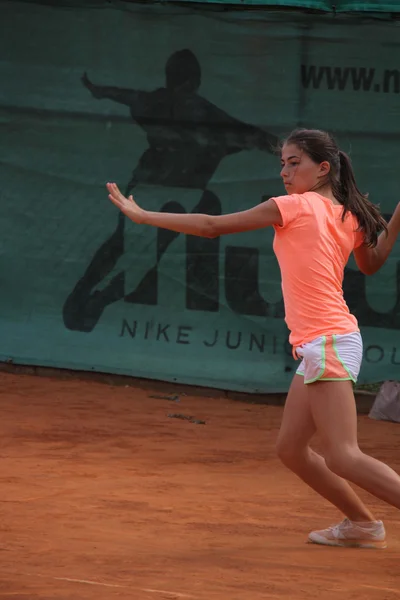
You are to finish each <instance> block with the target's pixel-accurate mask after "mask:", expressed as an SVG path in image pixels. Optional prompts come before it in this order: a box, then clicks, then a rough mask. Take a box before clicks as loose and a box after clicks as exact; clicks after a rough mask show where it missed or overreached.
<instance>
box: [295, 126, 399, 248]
mask: <svg viewBox="0 0 400 600" xmlns="http://www.w3.org/2000/svg"><path fill="white" fill-rule="evenodd" d="M284 143H285V144H294V145H295V146H297V147H298V148H300V149H302V150H304V152H305V153H306V154H307V155H308V156H309V157H310V158H311V160H312V161H314V162H315V163H316V164H320V163H321V162H324V161H327V162H329V164H330V166H331V168H330V171H329V175H328V177H329V182H330V184H331V186H332V192H333V195H334V196H335V198H336V199H337V200H338V201H339V202H340V204H342V205H343V213H342V220H344V219H345V216H346V214H347V213H348V212H351V213H352V214H353V215H355V216H356V217H357V219H358V223H359V227H358V231H362V232H363V234H364V241H365V243H366V244H367V245H368V246H371V247H375V246H376V244H377V242H378V234H379V232H381V231H383V230H384V231H386V232H387V225H386V221H385V220H384V218H383V217H382V215H381V213H380V210H379V208H378V207H377V206H375V204H372V202H371V201H370V200H369V199H368V194H362V193H361V192H360V190H359V189H358V187H357V183H356V179H355V176H354V171H353V167H352V164H351V160H350V157H349V156H348V155H347V154H346V153H345V152H343V151H342V150H339V147H338V145H337V143H336V141H335V139H334V138H333V137H332V136H331V135H330V134H329V133H327V132H326V131H320V130H318V129H295V130H294V131H292V133H291V134H290V135H289V137H288V138H287V139H286V140H285V142H284Z"/></svg>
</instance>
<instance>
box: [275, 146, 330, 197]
mask: <svg viewBox="0 0 400 600" xmlns="http://www.w3.org/2000/svg"><path fill="white" fill-rule="evenodd" d="M281 165H282V170H281V177H282V179H283V185H284V186H285V189H286V191H287V193H288V194H304V193H305V192H309V191H311V190H313V189H317V188H318V187H320V186H321V183H325V182H327V175H328V173H329V171H330V164H329V162H327V161H324V162H322V163H320V164H317V163H315V162H314V161H313V160H311V158H310V157H309V156H308V154H307V153H306V152H305V151H304V150H302V149H301V148H298V147H297V146H296V145H294V144H285V145H284V146H283V148H282V153H281Z"/></svg>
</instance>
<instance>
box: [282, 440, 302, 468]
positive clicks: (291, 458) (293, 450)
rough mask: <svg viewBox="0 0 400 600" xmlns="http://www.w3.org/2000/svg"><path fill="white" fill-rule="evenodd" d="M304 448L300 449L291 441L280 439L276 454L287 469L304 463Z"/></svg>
mask: <svg viewBox="0 0 400 600" xmlns="http://www.w3.org/2000/svg"><path fill="white" fill-rule="evenodd" d="M304 450H305V449H304V448H298V447H297V446H295V445H294V444H293V443H291V442H290V441H289V440H285V439H281V438H278V441H277V443H276V453H277V455H278V458H279V459H280V460H281V462H282V463H283V464H284V465H285V466H287V467H289V468H290V467H293V466H295V465H297V464H299V463H300V462H301V461H302V458H303V454H304Z"/></svg>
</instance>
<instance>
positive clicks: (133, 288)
mask: <svg viewBox="0 0 400 600" xmlns="http://www.w3.org/2000/svg"><path fill="white" fill-rule="evenodd" d="M0 5H1V8H2V9H3V10H2V17H3V19H2V35H1V36H0V49H1V56H2V57H3V58H2V61H1V62H0V74H1V80H2V81H3V82H7V85H3V86H2V87H1V89H0V153H1V154H0V156H1V161H0V169H1V180H2V192H1V206H2V218H1V238H0V239H1V241H0V273H1V283H2V295H1V300H0V307H1V310H0V333H1V340H2V344H1V351H0V360H10V361H14V362H16V363H23V364H36V365H50V366H58V367H65V368H72V369H85V370H95V371H105V372H112V373H126V374H131V375H134V376H139V377H148V378H154V379H163V380H169V381H179V382H184V383H191V384H199V385H206V386H215V387H219V388H227V389H235V390H247V391H250V392H255V391H272V390H282V389H287V387H288V385H289V383H290V380H291V378H292V376H293V373H294V369H295V366H296V363H295V362H294V361H293V359H292V357H291V351H290V347H289V345H288V342H287V333H288V332H287V329H286V326H285V323H284V320H283V304H282V295H281V288H280V276H279V269H278V266H277V262H276V259H275V257H274V255H273V252H272V238H273V232H272V230H269V229H268V230H264V231H258V232H255V233H243V234H240V235H231V236H225V237H221V238H220V239H213V240H209V239H205V240H204V239H200V238H194V237H190V236H188V237H185V236H182V235H177V234H174V233H170V232H167V231H164V230H156V229H151V228H146V227H144V226H135V225H133V224H132V223H131V222H130V221H127V220H126V219H125V218H123V217H121V215H120V214H119V213H118V211H117V210H116V208H115V207H114V206H113V205H112V204H111V203H110V202H109V201H108V199H107V194H106V190H105V187H104V185H105V183H106V181H109V180H111V181H116V182H118V183H119V184H120V186H121V187H122V189H123V190H124V191H126V192H130V193H133V194H134V195H135V196H136V198H137V200H138V202H139V203H140V204H141V205H142V206H143V207H144V208H148V209H150V210H169V211H179V212H185V211H186V212H190V211H204V212H208V213H210V214H219V213H221V212H228V211H234V210H241V209H245V208H248V207H251V206H253V205H255V204H257V203H258V202H260V201H261V200H262V198H265V197H270V196H273V195H278V194H282V193H283V191H284V190H283V188H282V185H281V181H280V177H279V170H280V167H279V161H278V160H277V158H276V157H275V156H273V155H272V154H271V152H270V143H271V141H272V142H274V141H276V139H277V138H278V137H280V136H282V135H284V134H286V133H287V132H289V131H290V130H291V129H292V128H293V127H295V126H297V125H305V126H313V127H314V126H316V127H319V128H326V129H329V130H331V131H333V132H334V133H335V134H336V136H337V138H338V140H339V142H340V144H341V146H342V148H343V149H344V150H346V151H349V152H350V153H351V155H352V157H353V161H354V166H355V170H356V173H357V177H358V180H359V185H360V187H361V189H362V190H364V191H369V192H370V195H371V198H372V199H373V200H374V201H376V202H379V203H380V204H381V207H382V210H383V212H384V213H385V215H386V216H389V215H390V214H391V213H392V212H393V209H394V207H395V205H396V204H397V202H398V199H399V197H398V189H399V188H398V147H399V136H400V112H399V99H400V95H399V94H400V70H399V62H398V52H397V51H394V50H396V48H397V40H398V27H397V25H396V23H394V22H393V23H391V22H390V21H382V22H380V21H378V22H367V23H360V22H359V21H358V20H357V19H356V18H350V17H346V18H345V17H343V16H342V17H340V16H336V17H331V16H329V15H325V16H322V15H321V16H313V17H311V16H310V15H301V14H295V15H293V14H292V15H291V16H290V18H288V16H287V14H284V13H282V12H270V11H268V12H259V11H257V12H256V13H252V12H250V13H249V12H247V13H244V12H236V11H235V12H222V13H220V12H218V13H210V12H209V11H205V12H201V11H199V10H197V9H196V10H194V9H193V10H191V9H190V8H187V7H182V6H180V7H172V6H168V7H163V6H154V5H153V6H151V7H150V6H143V5H131V6H130V7H129V10H126V9H116V8H113V7H111V6H110V7H109V8H106V9H105V8H102V9H93V8H91V9H90V10H89V9H88V10H85V9H74V10H71V9H68V10H64V9H62V8H61V9H57V8H53V7H47V6H40V5H34V4H26V3H23V2H21V3H19V2H13V3H12V4H11V3H3V4H1V3H0ZM32 23H35V27H32ZM16 35H17V38H18V44H15V39H16ZM345 294H346V299H347V301H348V303H349V305H350V308H351V310H352V311H353V312H354V313H355V314H356V316H357V317H358V319H359V322H360V325H361V328H362V333H363V337H364V343H365V349H364V353H365V360H364V366H363V370H362V373H361V380H362V381H364V382H365V381H373V380H382V379H385V378H393V379H394V378H398V376H399V372H400V369H399V365H400V342H399V339H400V245H399V244H397V246H396V248H395V250H394V252H393V254H392V256H391V257H390V259H389V260H388V262H387V264H386V265H385V267H384V268H383V269H382V270H381V271H380V272H379V273H378V274H377V275H375V276H374V277H369V278H366V277H365V276H363V275H362V274H361V273H359V272H358V271H357V269H356V267H355V264H354V262H353V261H351V262H350V264H349V267H348V269H347V270H346V277H345Z"/></svg>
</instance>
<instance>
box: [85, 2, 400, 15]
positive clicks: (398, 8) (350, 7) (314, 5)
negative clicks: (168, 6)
mask: <svg viewBox="0 0 400 600" xmlns="http://www.w3.org/2000/svg"><path fill="white" fill-rule="evenodd" d="M75 1H76V0H75ZM166 1H167V2H168V1H170V2H173V3H177V2H182V3H185V4H187V3H188V2H189V3H190V2H194V3H196V4H199V0H166ZM200 4H226V5H240V6H242V7H263V6H264V7H266V6H268V7H289V8H302V9H306V10H317V11H319V10H320V11H324V12H332V13H336V12H349V13H350V12H372V13H382V12H386V13H398V12H400V2H399V0H383V1H382V2H379V1H377V0H367V2H360V1H359V0H337V1H332V0H201V2H200Z"/></svg>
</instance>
